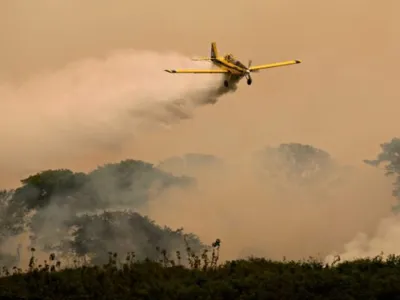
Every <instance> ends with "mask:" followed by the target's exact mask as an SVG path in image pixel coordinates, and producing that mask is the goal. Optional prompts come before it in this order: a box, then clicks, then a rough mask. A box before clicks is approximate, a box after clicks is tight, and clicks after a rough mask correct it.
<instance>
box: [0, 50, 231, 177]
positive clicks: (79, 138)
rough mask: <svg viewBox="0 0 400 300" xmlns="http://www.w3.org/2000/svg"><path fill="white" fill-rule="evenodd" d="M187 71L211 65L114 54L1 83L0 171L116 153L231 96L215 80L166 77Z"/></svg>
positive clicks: (213, 77) (147, 54) (174, 57)
mask: <svg viewBox="0 0 400 300" xmlns="http://www.w3.org/2000/svg"><path fill="white" fill-rule="evenodd" d="M185 67H192V68H193V67H198V68H210V67H211V66H210V65H209V64H208V63H202V62H198V63H194V62H192V61H191V60H190V59H188V58H187V57H185V56H182V55H179V54H173V53H168V54H159V53H155V52H148V51H147V52H146V51H120V52H116V53H114V54H112V55H110V56H109V57H107V58H105V59H103V60H100V59H98V60H96V59H87V60H83V61H79V62H75V63H72V64H69V65H68V66H66V67H65V68H63V69H60V70H58V71H56V72H53V73H46V74H42V75H40V76H39V75H38V76H35V77H33V78H31V79H29V80H27V81H26V82H23V83H22V84H20V85H19V86H17V85H12V84H4V83H3V84H1V85H0V98H1V99H2V117H1V119H0V136H1V137H2V151H1V155H0V169H2V171H3V172H5V171H6V170H8V171H9V172H12V173H18V174H24V175H26V174H29V173H32V172H37V171H40V170H41V169H42V168H46V167H48V166H49V165H50V163H51V162H52V161H58V162H60V161H63V160H65V159H66V158H68V159H71V160H72V159H74V158H77V157H80V156H83V155H88V154H90V153H93V152H96V150H97V149H99V148H101V149H102V150H103V151H107V150H108V151H114V152H115V151H118V149H119V148H120V147H122V145H123V144H124V142H126V141H131V140H132V139H135V138H136V137H137V136H138V135H139V134H140V132H143V130H149V129H152V128H154V127H158V128H162V127H161V126H162V125H169V124H172V123H175V122H178V121H179V120H182V119H186V118H191V117H192V115H193V110H194V109H195V108H196V107H198V106H202V105H206V104H214V103H216V101H217V100H218V97H220V96H221V95H223V94H224V93H226V92H228V91H233V90H234V89H235V86H232V88H230V89H226V88H225V87H224V86H223V85H222V76H219V75H200V76H199V75H187V74H183V75H176V74H169V73H166V72H164V69H167V68H185ZM57 167H60V166H57ZM5 173H7V172H5Z"/></svg>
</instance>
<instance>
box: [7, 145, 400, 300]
mask: <svg viewBox="0 0 400 300" xmlns="http://www.w3.org/2000/svg"><path fill="white" fill-rule="evenodd" d="M381 147H382V152H381V153H380V154H379V155H378V156H377V158H376V159H375V160H365V163H367V164H370V165H373V166H379V165H381V164H384V168H385V170H386V173H385V174H386V175H387V176H393V177H394V178H395V180H394V188H393V196H394V197H396V199H398V200H400V193H399V190H400V139H393V140H392V141H390V142H388V143H385V144H382V145H381ZM267 158H270V159H267ZM271 158H273V159H271ZM174 162H175V163H174ZM215 164H216V165H217V166H218V167H219V168H222V167H223V162H222V161H221V160H220V159H218V158H215V157H212V156H208V155H199V154H190V155H187V156H185V158H184V159H181V158H172V159H169V160H166V161H165V162H162V163H161V164H160V165H159V166H158V167H156V166H154V165H152V164H150V163H146V162H143V161H138V160H130V159H129V160H125V161H121V162H120V163H114V164H106V165H104V166H100V167H98V168H97V169H96V170H94V171H92V172H90V173H88V174H85V173H79V172H78V173H77V172H73V171H71V170H64V169H62V170H45V171H42V172H39V173H37V174H34V175H32V176H29V177H27V178H25V179H23V180H21V186H20V187H18V188H16V189H14V190H3V191H1V192H0V246H1V247H0V249H1V250H0V263H1V265H3V266H4V267H3V268H2V271H1V275H2V277H1V278H0V296H1V299H88V298H94V299H128V298H129V299H239V298H240V299H314V298H318V299H397V298H395V296H396V295H399V294H400V286H399V285H398V284H397V282H398V281H399V280H400V268H399V266H400V258H399V257H397V256H389V258H388V259H387V260H386V259H383V257H381V256H379V257H375V258H371V259H359V260H355V261H352V262H342V261H340V257H337V259H336V261H335V262H334V263H333V264H332V265H326V264H324V263H322V262H320V261H317V260H313V259H309V260H307V261H285V260H283V261H271V260H268V259H261V258H248V259H246V260H235V261H229V262H224V263H220V261H221V258H220V253H219V251H220V247H222V249H223V245H222V246H221V243H223V241H222V242H221V241H220V240H219V239H216V241H215V242H214V243H213V244H212V245H207V244H206V243H204V241H201V240H200V239H199V238H198V237H197V236H196V234H195V233H189V232H185V231H184V229H183V228H177V229H172V228H169V227H166V226H164V227H161V226H159V225H158V224H157V223H156V222H155V221H153V220H151V219H150V218H148V217H147V216H143V215H141V214H140V213H139V212H138V210H139V209H140V208H143V207H146V205H147V203H148V201H149V199H151V198H152V197H157V195H159V194H161V193H162V192H163V191H164V190H166V189H168V188H170V187H174V188H179V189H188V188H196V178H194V177H191V176H187V175H179V176H177V175H173V174H172V173H169V172H167V171H166V170H162V169H168V168H172V169H174V170H175V172H174V174H176V173H183V174H185V170H186V171H187V170H188V169H192V168H196V167H202V168H204V167H205V166H206V167H210V168H211V166H212V165H215ZM254 164H255V165H256V166H257V168H255V170H257V172H258V173H257V174H258V176H259V178H260V180H269V181H271V180H274V179H276V178H282V177H284V178H286V180H287V181H288V182H290V183H291V184H296V185H301V186H304V185H305V186H307V185H308V184H311V183H312V182H316V181H318V182H319V183H321V182H322V183H323V186H324V184H325V185H332V184H336V183H337V182H340V178H338V177H337V174H340V173H338V172H333V170H337V169H338V168H340V166H339V165H338V164H337V162H335V161H334V160H333V159H332V158H331V157H330V155H329V154H328V153H327V152H325V151H323V150H321V149H317V148H314V147H312V146H310V145H302V144H295V143H290V144H282V145H280V146H278V147H267V148H265V149H263V150H261V151H259V152H258V153H256V155H255V156H254ZM396 209H397V206H395V207H394V209H393V211H394V212H396ZM23 234H25V235H29V249H30V252H31V258H30V262H29V264H27V265H26V266H22V265H21V251H26V249H21V247H22V245H20V246H19V248H18V249H11V250H10V248H9V247H8V244H9V242H10V241H11V240H13V239H18V237H20V236H21V235H23ZM25 246H26V245H25ZM6 250H7V251H6ZM38 253H40V255H38ZM43 253H46V255H47V256H48V258H47V259H45V260H43V259H38V256H41V257H43Z"/></svg>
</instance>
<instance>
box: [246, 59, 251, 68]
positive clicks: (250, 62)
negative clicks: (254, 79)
mask: <svg viewBox="0 0 400 300" xmlns="http://www.w3.org/2000/svg"><path fill="white" fill-rule="evenodd" d="M251 63H252V60H251V59H250V60H249V66H248V67H247V68H250V67H251Z"/></svg>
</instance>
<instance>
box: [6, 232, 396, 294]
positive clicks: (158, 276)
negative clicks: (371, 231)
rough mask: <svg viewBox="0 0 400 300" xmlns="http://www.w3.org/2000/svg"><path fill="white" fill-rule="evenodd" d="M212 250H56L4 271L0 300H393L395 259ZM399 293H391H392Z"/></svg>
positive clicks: (187, 248) (392, 257) (217, 243)
mask: <svg viewBox="0 0 400 300" xmlns="http://www.w3.org/2000/svg"><path fill="white" fill-rule="evenodd" d="M220 246H221V241H220V240H219V239H217V240H216V241H215V243H213V244H212V247H211V248H212V249H204V250H203V252H202V253H199V254H196V253H194V252H193V251H192V250H191V248H190V246H189V245H188V244H187V247H186V253H184V254H182V253H180V252H176V253H174V254H173V255H168V253H167V252H166V251H165V250H163V249H157V251H158V252H159V259H158V260H155V261H154V260H153V261H151V260H149V259H147V260H144V261H138V260H137V259H136V256H135V253H134V252H130V253H127V254H126V256H123V257H122V256H121V257H120V256H119V255H118V254H117V253H111V252H110V253H109V260H108V262H107V263H106V264H104V265H102V266H92V265H90V264H89V263H87V262H86V263H84V262H82V263H79V262H77V261H75V262H74V265H73V266H63V265H62V263H61V262H60V261H59V260H57V258H56V256H55V255H54V254H50V256H49V258H48V260H46V261H44V263H43V264H41V265H37V262H36V259H35V256H34V253H35V249H31V250H32V257H31V260H30V264H29V266H28V269H27V270H25V271H24V272H23V271H22V270H21V269H19V268H13V269H12V270H7V269H3V270H2V277H1V278H0V296H1V299H399V298H398V297H399V296H398V295H400V285H399V284H398V282H399V281H400V257H399V256H395V255H391V256H389V257H388V258H387V259H384V258H383V255H380V256H377V257H375V258H369V259H358V260H355V261H351V262H348V261H347V262H339V259H337V260H336V261H335V262H334V263H332V264H330V265H327V264H324V263H322V262H321V261H318V260H314V259H308V260H306V261H272V260H267V259H263V258H248V259H243V260H234V261H228V262H224V263H223V264H219V263H218V260H219V250H220ZM396 297H397V298H396Z"/></svg>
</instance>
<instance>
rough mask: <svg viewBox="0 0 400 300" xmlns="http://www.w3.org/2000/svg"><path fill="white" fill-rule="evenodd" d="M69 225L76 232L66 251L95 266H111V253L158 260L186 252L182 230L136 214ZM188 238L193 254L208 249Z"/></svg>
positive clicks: (104, 216) (93, 218) (87, 219)
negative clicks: (108, 262)
mask: <svg viewBox="0 0 400 300" xmlns="http://www.w3.org/2000/svg"><path fill="white" fill-rule="evenodd" d="M68 223H69V226H70V228H71V229H72V230H73V233H72V237H73V239H72V240H71V241H66V244H65V245H64V246H65V248H67V249H71V250H73V251H74V252H75V253H77V254H78V256H85V255H88V256H90V257H91V259H92V262H93V263H94V264H103V263H105V262H107V259H108V256H107V253H108V252H109V251H111V252H117V253H120V254H125V253H128V252H131V251H134V252H135V256H136V258H137V259H139V260H143V259H146V258H149V259H153V260H154V259H156V260H157V259H158V258H160V256H161V255H160V254H161V251H162V250H166V251H167V252H168V253H175V252H176V251H181V252H182V251H184V250H185V243H184V239H183V236H184V234H183V232H182V229H179V230H172V229H171V228H169V227H164V228H162V227H161V226H159V225H157V224H155V223H154V221H153V220H150V219H149V218H148V217H145V216H141V215H140V214H138V213H136V212H132V211H113V212H112V211H105V212H103V213H101V214H98V215H89V214H85V215H82V216H79V217H75V218H74V219H72V220H70V221H69V222H68ZM188 237H189V239H188V243H189V244H190V246H191V247H192V250H195V251H200V249H201V248H202V247H205V246H204V245H203V244H202V243H201V242H200V240H199V239H198V237H197V236H195V235H193V234H190V235H188ZM157 249H158V251H157Z"/></svg>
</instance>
